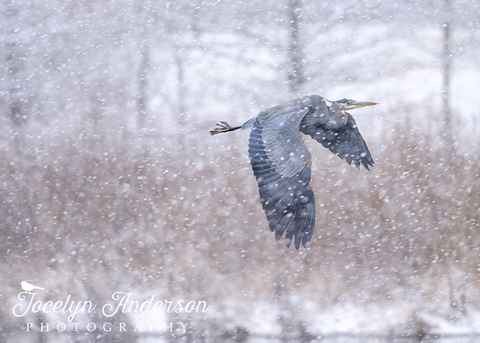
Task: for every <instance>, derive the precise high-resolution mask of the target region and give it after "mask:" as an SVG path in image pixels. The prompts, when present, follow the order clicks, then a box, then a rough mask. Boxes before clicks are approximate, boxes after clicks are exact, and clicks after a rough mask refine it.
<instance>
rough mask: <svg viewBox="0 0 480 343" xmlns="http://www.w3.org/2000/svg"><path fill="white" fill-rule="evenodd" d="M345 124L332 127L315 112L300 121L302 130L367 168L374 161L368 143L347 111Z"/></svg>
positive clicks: (336, 152) (342, 155)
mask: <svg viewBox="0 0 480 343" xmlns="http://www.w3.org/2000/svg"><path fill="white" fill-rule="evenodd" d="M345 115H346V118H345V119H346V120H345V124H344V125H338V126H337V127H335V128H332V127H330V126H329V125H327V124H326V123H325V121H320V120H316V118H315V114H314V113H313V112H312V113H309V114H307V115H306V116H305V117H304V119H303V120H302V122H301V123H300V131H302V132H303V133H304V134H306V135H309V136H311V137H312V138H313V139H315V140H316V141H318V142H319V143H321V144H322V145H323V146H324V147H325V148H327V149H329V150H330V151H331V152H332V153H334V154H336V155H338V156H339V157H340V158H343V159H345V161H346V162H347V163H348V164H351V163H352V162H353V163H354V164H355V166H356V167H357V168H358V169H360V164H362V165H363V166H364V167H365V168H366V169H368V166H373V165H374V163H375V162H374V161H373V158H372V155H371V154H370V151H369V150H368V147H367V143H365V140H364V139H363V137H362V135H361V134H360V131H358V127H357V123H356V122H355V119H353V117H352V115H351V114H350V113H345Z"/></svg>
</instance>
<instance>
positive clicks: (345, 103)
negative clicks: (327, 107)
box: [334, 98, 378, 111]
mask: <svg viewBox="0 0 480 343" xmlns="http://www.w3.org/2000/svg"><path fill="white" fill-rule="evenodd" d="M334 102H336V103H337V104H339V105H340V106H342V107H343V109H344V110H345V111H348V110H354V109H356V108H360V107H365V106H373V105H377V104H378V103H377V102H371V101H357V100H352V99H346V98H343V99H340V100H337V101H334Z"/></svg>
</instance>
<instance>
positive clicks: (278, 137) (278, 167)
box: [210, 95, 377, 250]
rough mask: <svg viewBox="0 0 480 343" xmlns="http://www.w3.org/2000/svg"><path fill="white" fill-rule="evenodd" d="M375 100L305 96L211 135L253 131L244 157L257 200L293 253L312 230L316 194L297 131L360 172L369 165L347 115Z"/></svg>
mask: <svg viewBox="0 0 480 343" xmlns="http://www.w3.org/2000/svg"><path fill="white" fill-rule="evenodd" d="M376 104H377V103H375V102H368V101H355V100H351V99H341V100H337V101H330V100H327V99H325V98H322V97H321V96H318V95H310V96H304V97H302V98H299V99H296V100H293V101H290V102H287V103H285V104H282V105H279V106H275V107H271V108H268V109H266V110H263V111H262V112H260V113H259V114H258V115H257V116H256V117H254V118H252V119H250V120H248V121H247V122H245V123H244V124H243V125H242V126H235V127H233V126H231V125H229V124H228V123H227V122H226V121H222V122H221V124H217V127H216V128H215V129H213V130H211V131H210V134H211V135H215V134H218V133H222V132H230V131H235V130H238V129H242V130H245V129H252V131H251V133H250V140H249V145H248V155H249V158H250V163H251V165H252V169H253V174H254V175H255V177H256V179H257V183H258V188H259V193H260V202H261V204H262V207H263V210H264V212H265V214H266V215H267V219H268V221H269V225H270V230H271V231H272V232H275V239H276V240H277V241H278V240H279V239H280V238H281V237H282V236H283V234H284V233H285V232H286V236H285V241H286V246H287V248H289V247H290V244H291V242H292V240H294V241H295V248H296V249H297V250H298V249H299V247H300V243H302V245H303V246H304V247H306V244H307V242H309V241H310V240H311V239H312V236H313V230H314V228H315V196H314V194H313V190H312V188H311V186H310V177H311V173H312V171H311V166H312V157H311V154H310V152H309V151H308V149H307V147H306V146H305V144H304V142H303V139H302V137H301V136H300V132H302V133H303V134H305V135H309V136H310V137H312V138H313V139H315V140H316V141H317V142H319V143H320V144H322V145H323V146H324V147H325V148H327V149H329V150H330V151H331V152H332V153H334V154H336V155H338V156H339V157H340V158H342V159H345V161H346V162H347V163H348V164H351V163H352V162H353V163H354V164H355V166H356V167H357V168H358V169H360V165H363V166H364V167H365V168H366V169H367V170H368V167H369V166H373V164H374V163H375V162H374V161H373V158H372V155H371V154H370V151H369V150H368V147H367V144H366V143H365V141H364V139H363V137H362V135H361V134H360V131H359V130H358V127H357V124H356V123H355V120H354V119H353V117H352V115H351V114H350V113H347V112H346V111H348V110H352V109H356V108H360V107H365V106H372V105H376Z"/></svg>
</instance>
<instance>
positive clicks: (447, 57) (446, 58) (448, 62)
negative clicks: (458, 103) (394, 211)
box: [442, 0, 456, 157]
mask: <svg viewBox="0 0 480 343" xmlns="http://www.w3.org/2000/svg"><path fill="white" fill-rule="evenodd" d="M444 1H445V2H444V8H443V11H444V18H443V23H442V31H443V53H442V74H443V89H442V112H443V130H444V132H443V135H444V144H445V148H446V151H445V152H446V153H447V154H448V156H449V157H453V156H454V155H455V153H456V148H455V140H454V138H453V130H452V111H451V105H450V102H451V99H450V90H451V66H452V52H451V49H450V37H451V30H452V23H451V19H450V17H451V15H450V13H451V10H452V8H451V3H450V0H444Z"/></svg>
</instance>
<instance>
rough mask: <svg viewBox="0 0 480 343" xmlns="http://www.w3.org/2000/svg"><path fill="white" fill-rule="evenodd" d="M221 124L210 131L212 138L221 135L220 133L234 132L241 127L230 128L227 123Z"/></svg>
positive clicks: (222, 122)
mask: <svg viewBox="0 0 480 343" xmlns="http://www.w3.org/2000/svg"><path fill="white" fill-rule="evenodd" d="M220 123H221V124H217V126H218V127H216V128H214V129H213V130H210V134H211V135H212V136H213V135H216V134H217V133H222V132H228V131H235V130H237V129H239V128H241V126H235V127H233V126H231V125H230V124H229V123H227V122H226V121H221V122H220Z"/></svg>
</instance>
